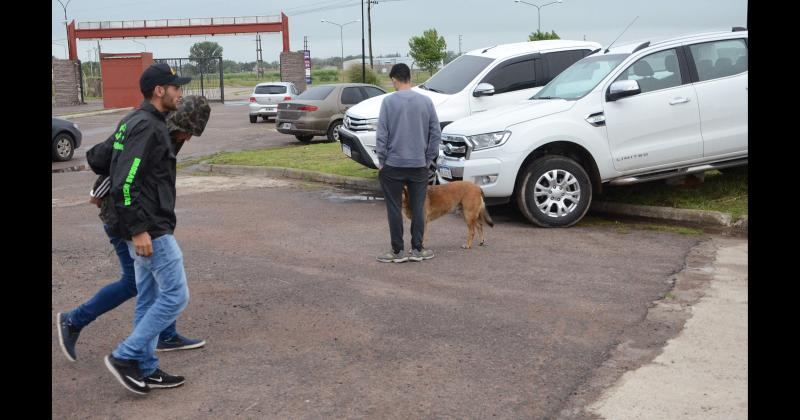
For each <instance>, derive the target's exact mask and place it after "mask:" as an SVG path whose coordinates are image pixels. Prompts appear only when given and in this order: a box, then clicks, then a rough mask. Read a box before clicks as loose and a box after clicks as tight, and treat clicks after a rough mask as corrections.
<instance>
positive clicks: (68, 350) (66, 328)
mask: <svg viewBox="0 0 800 420" xmlns="http://www.w3.org/2000/svg"><path fill="white" fill-rule="evenodd" d="M56 324H58V344H59V345H60V346H61V350H63V351H64V356H67V359H69V361H70V362H74V361H75V360H76V359H77V358H78V355H77V354H75V343H77V342H78V335H79V334H80V333H81V330H80V328H75V326H73V325H72V324H71V323H70V322H69V319H67V314H64V313H61V312H59V313H58V314H56Z"/></svg>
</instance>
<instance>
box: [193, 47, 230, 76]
mask: <svg viewBox="0 0 800 420" xmlns="http://www.w3.org/2000/svg"><path fill="white" fill-rule="evenodd" d="M211 57H222V46H221V45H219V44H217V43H216V42H211V41H204V42H198V43H196V44H194V45H192V48H190V49H189V58H190V59H192V60H196V61H197V64H198V69H199V70H200V71H202V72H203V73H212V72H216V71H219V69H218V68H217V61H216V60H208V59H209V58H211Z"/></svg>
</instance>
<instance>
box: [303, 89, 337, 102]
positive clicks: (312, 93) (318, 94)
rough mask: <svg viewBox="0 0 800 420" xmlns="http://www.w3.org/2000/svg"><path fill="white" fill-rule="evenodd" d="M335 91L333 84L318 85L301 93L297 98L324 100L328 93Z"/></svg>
mask: <svg viewBox="0 0 800 420" xmlns="http://www.w3.org/2000/svg"><path fill="white" fill-rule="evenodd" d="M332 91H333V86H317V87H312V88H310V89H308V90H307V91H305V92H303V93H301V94H300V96H298V97H297V99H311V100H322V99H325V98H327V97H328V95H329V94H330V93H331V92H332Z"/></svg>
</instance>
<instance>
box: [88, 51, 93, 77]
mask: <svg viewBox="0 0 800 420" xmlns="http://www.w3.org/2000/svg"><path fill="white" fill-rule="evenodd" d="M86 62H87V63H89V74H91V75H92V78H94V63H92V48H91V47H89V49H88V50H86Z"/></svg>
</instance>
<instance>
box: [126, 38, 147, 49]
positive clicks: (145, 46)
mask: <svg viewBox="0 0 800 420" xmlns="http://www.w3.org/2000/svg"><path fill="white" fill-rule="evenodd" d="M128 41H131V42H135V43H137V44H139V45H141V46H142V47H144V51H147V45H144V42H139V41H137V40H135V39H129V40H128Z"/></svg>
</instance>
